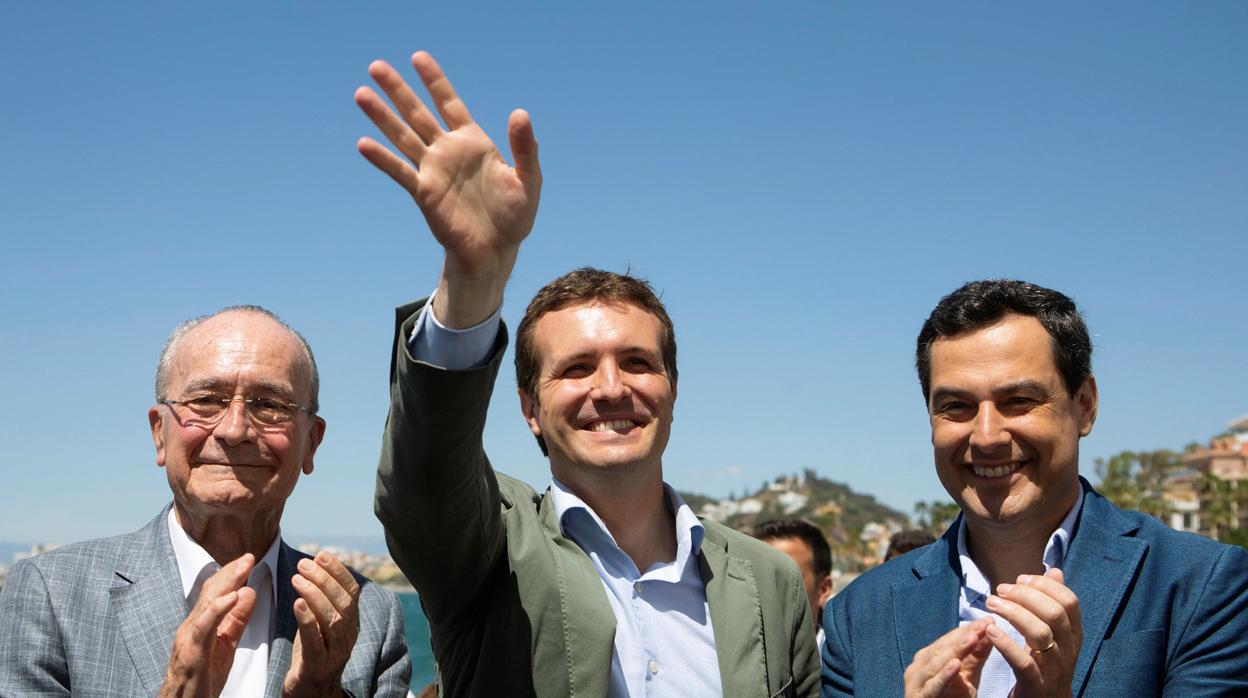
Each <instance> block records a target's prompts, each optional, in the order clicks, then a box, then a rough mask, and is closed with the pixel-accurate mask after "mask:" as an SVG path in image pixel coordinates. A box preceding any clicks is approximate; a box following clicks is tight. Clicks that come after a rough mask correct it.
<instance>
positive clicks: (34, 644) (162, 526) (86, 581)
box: [0, 507, 412, 698]
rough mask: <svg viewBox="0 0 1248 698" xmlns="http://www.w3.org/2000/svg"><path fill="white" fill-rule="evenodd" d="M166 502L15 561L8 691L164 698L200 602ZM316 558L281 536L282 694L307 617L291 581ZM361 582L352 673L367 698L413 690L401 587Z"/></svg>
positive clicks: (278, 654)
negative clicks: (154, 512)
mask: <svg viewBox="0 0 1248 698" xmlns="http://www.w3.org/2000/svg"><path fill="white" fill-rule="evenodd" d="M168 513H169V508H168V507H166V508H165V509H164V511H162V512H161V513H160V515H159V516H157V517H156V518H155V519H153V520H152V522H151V523H149V524H148V525H146V526H144V527H143V528H141V529H139V530H138V531H136V532H134V533H129V534H126V535H124V536H115V537H113V538H98V539H95V540H89V541H85V542H82V543H75V544H73V545H67V546H65V547H62V548H57V549H56V550H54V551H52V552H48V553H44V554H42V555H37V556H35V557H33V558H29V559H26V560H22V561H21V562H19V563H17V564H16V565H14V567H13V570H12V571H11V572H10V573H9V577H8V580H7V581H6V582H5V584H4V590H3V592H0V697H3V698H10V697H11V696H12V697H16V696H21V697H22V698H26V697H27V696H67V695H71V694H72V695H74V696H144V695H147V696H154V695H156V694H157V693H158V692H159V691H160V684H161V682H162V681H163V680H164V677H165V667H166V665H167V664H168V663H169V654H170V651H171V649H172V648H173V636H174V633H176V632H177V630H178V626H179V625H181V624H182V621H184V620H185V619H186V616H187V613H188V611H189V609H188V608H187V605H186V597H184V596H183V593H182V582H181V579H180V577H179V575H178V563H177V558H175V557H174V553H173V547H172V545H171V544H170V542H169V527H168V524H167V517H168ZM304 557H308V556H307V555H304V554H303V553H301V552H299V551H298V550H295V549H293V548H290V547H288V546H287V545H286V544H285V543H282V544H281V551H280V553H279V554H278V562H277V572H276V574H275V575H274V578H273V582H274V584H275V585H276V588H277V607H276V609H275V610H276V623H275V629H274V638H273V642H272V644H270V645H269V671H268V683H267V686H266V690H265V696H274V697H275V696H280V695H281V692H282V680H283V679H284V678H285V677H286V672H287V670H288V669H289V668H290V658H291V652H292V647H293V645H292V643H293V641H294V638H295V631H296V630H298V625H297V624H296V623H295V614H294V611H293V610H292V606H291V604H293V603H294V601H295V598H296V594H295V591H294V588H293V587H292V586H291V585H290V578H291V577H292V576H294V574H295V565H296V564H297V563H298V562H299V560H300V559H302V558H304ZM356 579H357V580H358V581H359V582H360V586H361V589H360V634H359V639H358V640H357V641H356V643H355V650H354V651H353V652H352V653H351V659H350V660H349V661H348V662H347V666H346V669H345V670H344V671H343V674H342V686H343V688H344V689H346V690H347V691H349V692H350V693H351V694H352V695H355V696H360V697H362V696H372V695H377V696H395V697H400V696H405V695H406V694H407V688H408V686H407V684H408V681H409V679H410V677H411V673H412V666H411V662H410V660H409V659H408V656H407V644H406V642H405V639H404V636H403V612H402V609H401V608H400V606H399V602H398V598H397V597H395V595H394V594H392V593H390V592H388V591H386V590H384V589H382V588H380V587H378V586H377V585H376V584H373V583H372V582H370V581H368V580H367V579H365V578H363V577H360V576H359V575H356Z"/></svg>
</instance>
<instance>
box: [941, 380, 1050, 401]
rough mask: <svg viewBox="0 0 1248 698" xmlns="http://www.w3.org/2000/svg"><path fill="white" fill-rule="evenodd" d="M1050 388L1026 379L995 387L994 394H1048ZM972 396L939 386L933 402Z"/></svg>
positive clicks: (965, 391) (961, 391)
mask: <svg viewBox="0 0 1248 698" xmlns="http://www.w3.org/2000/svg"><path fill="white" fill-rule="evenodd" d="M1048 392H1049V387H1048V386H1047V385H1045V384H1044V383H1041V382H1040V381H1036V380H1031V379H1025V380H1020V381H1014V382H1012V383H1006V384H1004V385H998V386H995V387H994V388H993V389H992V394H993V395H994V396H997V395H1017V394H1019V393H1048ZM970 395H971V392H970V391H969V390H959V389H958V388H952V387H949V386H944V385H942V386H938V387H936V388H935V389H933V390H932V402H938V401H940V400H943V399H947V398H968V397H969V396H970Z"/></svg>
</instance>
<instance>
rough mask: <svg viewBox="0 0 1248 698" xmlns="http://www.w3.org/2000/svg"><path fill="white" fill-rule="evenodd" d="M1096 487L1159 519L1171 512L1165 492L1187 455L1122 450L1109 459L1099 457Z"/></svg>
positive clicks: (1114, 499)
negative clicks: (1170, 479) (1168, 481)
mask: <svg viewBox="0 0 1248 698" xmlns="http://www.w3.org/2000/svg"><path fill="white" fill-rule="evenodd" d="M1095 463H1096V475H1097V477H1098V478H1100V483H1099V484H1098V485H1097V487H1096V489H1097V491H1098V492H1100V493H1101V494H1103V495H1105V496H1106V497H1108V498H1109V500H1110V501H1111V502H1113V503H1114V504H1117V505H1118V506H1120V507H1122V508H1124V509H1135V510H1138V511H1142V512H1144V513H1145V514H1150V515H1152V516H1155V517H1157V518H1159V519H1163V520H1164V518H1165V515H1166V514H1167V513H1168V512H1169V506H1168V505H1167V504H1166V500H1165V498H1163V497H1162V492H1164V491H1165V485H1166V480H1167V479H1169V478H1170V476H1171V475H1173V474H1174V473H1175V472H1176V471H1177V470H1179V469H1181V468H1182V467H1183V457H1182V456H1181V455H1179V454H1178V453H1175V452H1174V451H1171V450H1169V449H1161V450H1158V451H1121V452H1119V453H1115V454H1114V455H1112V456H1110V457H1109V459H1108V460H1106V459H1104V458H1097V459H1096V461H1095Z"/></svg>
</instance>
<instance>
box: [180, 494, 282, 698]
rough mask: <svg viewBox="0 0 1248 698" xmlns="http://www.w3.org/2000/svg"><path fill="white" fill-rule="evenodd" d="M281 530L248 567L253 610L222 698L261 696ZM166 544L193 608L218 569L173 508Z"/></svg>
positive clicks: (187, 599)
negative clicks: (176, 563)
mask: <svg viewBox="0 0 1248 698" xmlns="http://www.w3.org/2000/svg"><path fill="white" fill-rule="evenodd" d="M281 539H282V535H281V531H278V534H277V535H276V536H274V538H273V542H272V543H271V544H270V545H269V549H268V551H267V552H266V553H265V554H264V557H263V558H261V559H260V560H259V561H257V562H256V564H255V566H254V567H252V568H251V574H250V575H248V577H247V586H249V587H251V588H252V589H253V590H254V591H255V592H256V608H255V610H254V611H252V613H251V618H250V619H249V620H248V621H247V627H246V628H245V629H244V630H243V636H242V638H241V639H240V640H239V642H238V646H237V647H236V648H235V649H234V664H233V665H232V666H231V667H230V675H229V677H228V678H227V679H226V681H225V688H224V689H223V690H222V691H221V695H222V696H223V697H224V698H234V696H260V695H264V687H265V683H266V682H267V679H268V667H269V643H271V642H272V641H273V628H274V619H275V618H276V614H275V613H274V609H275V608H276V607H277V588H276V587H275V586H274V584H273V577H274V575H276V573H277V551H278V542H279V541H281ZM169 541H170V542H171V543H172V544H173V554H174V557H176V558H177V560H178V574H179V575H180V576H181V578H182V593H183V594H185V595H186V606H187V608H188V609H189V608H194V607H195V603H196V602H197V601H199V592H200V589H201V588H202V587H203V585H204V582H205V581H206V580H207V579H208V578H209V577H211V576H212V575H213V574H215V573H216V572H217V570H219V569H221V565H218V564H217V562H216V560H213V559H212V556H211V555H209V554H208V551H206V550H204V549H203V547H201V546H200V545H199V543H196V542H195V541H194V540H192V539H191V537H190V536H188V535H187V534H186V531H185V530H183V528H182V526H181V525H180V524H179V523H178V518H177V516H176V514H175V513H174V510H173V509H170V510H169Z"/></svg>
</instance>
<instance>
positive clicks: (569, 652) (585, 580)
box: [508, 490, 615, 696]
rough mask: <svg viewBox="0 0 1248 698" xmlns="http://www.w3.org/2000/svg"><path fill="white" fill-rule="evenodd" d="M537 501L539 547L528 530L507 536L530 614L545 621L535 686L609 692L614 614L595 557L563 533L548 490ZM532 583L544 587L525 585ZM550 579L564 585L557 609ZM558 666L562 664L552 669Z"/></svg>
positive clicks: (553, 691)
mask: <svg viewBox="0 0 1248 698" xmlns="http://www.w3.org/2000/svg"><path fill="white" fill-rule="evenodd" d="M537 506H538V516H539V517H540V520H541V529H542V530H541V533H540V536H541V538H534V539H533V540H534V541H535V542H537V541H539V540H540V541H541V542H540V550H538V551H526V550H525V549H524V548H525V545H524V542H525V541H527V540H530V539H529V538H527V537H525V536H519V537H513V538H512V539H509V541H508V547H509V554H510V555H511V557H512V564H513V566H514V567H513V573H514V575H515V577H516V579H517V581H518V582H519V583H520V584H521V586H522V589H521V595H522V597H523V598H524V599H526V605H525V606H526V609H528V614H529V618H530V619H531V620H532V622H534V623H537V624H538V625H540V626H541V627H539V628H535V629H534V630H535V633H534V646H533V650H534V654H533V665H534V669H535V671H534V677H535V679H536V677H538V676H541V677H543V678H542V680H535V681H534V684H535V685H534V688H535V689H536V690H537V693H538V695H577V694H581V695H591V696H594V695H604V696H605V695H606V694H607V691H608V690H609V687H610V682H611V659H612V657H613V656H614V654H615V614H614V613H613V612H612V611H611V603H610V601H608V600H607V592H606V591H605V590H604V589H603V587H602V579H601V578H599V576H598V571H597V570H596V569H595V568H594V563H593V561H592V560H590V559H589V556H588V555H586V554H585V552H584V551H583V550H581V548H580V546H578V545H577V544H576V542H575V541H573V540H571V539H569V538H566V537H564V535H563V529H562V528H561V527H560V525H559V521H558V517H557V515H556V513H555V505H554V501H553V499H552V498H551V496H550V492H549V490H548V491H547V492H546V494H544V495H543V496H542V497H541V498H540V499H539V500H538V502H537ZM522 561H523V562H522ZM520 565H528V566H529V569H527V570H521V569H520V568H519V566H520ZM533 565H537V566H538V568H534V567H532V566H533ZM539 568H541V569H539ZM552 576H553V579H552ZM533 584H536V585H539V586H541V587H542V588H540V589H536V588H535V589H529V588H526V587H527V586H528V585H533ZM551 584H555V585H557V587H558V589H559V595H558V597H557V599H558V603H559V606H560V607H559V608H558V609H556V608H550V607H547V606H546V604H548V603H549V602H551V601H553V600H554V599H555V598H556V597H555V596H553V595H552V594H550V591H549V586H550V585H551ZM546 638H550V640H547V639H546ZM558 639H562V643H558V642H557V640H558ZM543 667H548V668H547V669H543ZM555 667H561V670H558V671H552V670H553V669H554V668H555Z"/></svg>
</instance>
